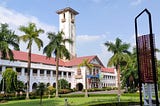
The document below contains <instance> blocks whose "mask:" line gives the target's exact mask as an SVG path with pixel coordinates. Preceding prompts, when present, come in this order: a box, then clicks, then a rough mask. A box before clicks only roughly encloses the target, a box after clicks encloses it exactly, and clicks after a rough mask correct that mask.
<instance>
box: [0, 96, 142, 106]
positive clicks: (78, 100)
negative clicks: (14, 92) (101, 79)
mask: <svg viewBox="0 0 160 106" xmlns="http://www.w3.org/2000/svg"><path fill="white" fill-rule="evenodd" d="M64 99H65V98H51V99H43V106H64ZM67 100H68V104H69V106H88V105H91V104H97V103H114V102H117V97H116V96H106V97H88V98H84V97H75V98H67ZM121 101H122V102H125V101H129V102H138V101H139V97H137V96H135V97H134V96H121ZM0 106H40V104H39V99H34V100H19V101H8V102H7V103H1V104H0Z"/></svg>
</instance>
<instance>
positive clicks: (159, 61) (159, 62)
mask: <svg viewBox="0 0 160 106" xmlns="http://www.w3.org/2000/svg"><path fill="white" fill-rule="evenodd" d="M157 71H158V75H157V77H158V89H159V90H160V60H158V61H157Z"/></svg>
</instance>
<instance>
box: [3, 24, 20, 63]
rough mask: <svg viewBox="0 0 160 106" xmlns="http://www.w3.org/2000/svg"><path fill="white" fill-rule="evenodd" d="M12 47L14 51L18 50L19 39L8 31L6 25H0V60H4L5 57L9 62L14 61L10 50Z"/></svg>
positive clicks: (12, 32)
mask: <svg viewBox="0 0 160 106" xmlns="http://www.w3.org/2000/svg"><path fill="white" fill-rule="evenodd" d="M10 47H13V48H14V49H15V50H19V38H18V36H17V35H16V34H15V33H14V31H12V30H10V29H8V24H1V25H0V54H1V56H0V58H1V59H6V58H7V56H8V57H9V59H10V60H13V59H14V56H13V52H12V50H11V49H10Z"/></svg>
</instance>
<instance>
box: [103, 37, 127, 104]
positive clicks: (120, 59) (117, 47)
mask: <svg viewBox="0 0 160 106" xmlns="http://www.w3.org/2000/svg"><path fill="white" fill-rule="evenodd" d="M104 45H105V46H106V47H107V48H108V51H109V52H112V53H113V56H112V57H111V58H110V59H109V61H108V64H107V66H115V68H116V70H117V78H118V101H119V102H120V94H121V90H120V89H121V84H120V65H121V64H123V63H126V61H127V60H129V55H128V53H129V51H128V49H129V47H130V44H127V43H123V42H122V40H121V39H119V38H116V41H115V43H112V42H109V41H107V42H106V43H105V44H104Z"/></svg>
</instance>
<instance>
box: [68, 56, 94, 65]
mask: <svg viewBox="0 0 160 106" xmlns="http://www.w3.org/2000/svg"><path fill="white" fill-rule="evenodd" d="M95 57H96V56H83V57H77V58H74V59H72V60H70V61H68V62H66V63H65V65H66V66H77V65H79V64H80V63H82V61H83V60H84V59H88V61H89V62H90V61H91V60H92V59H93V58H95Z"/></svg>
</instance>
